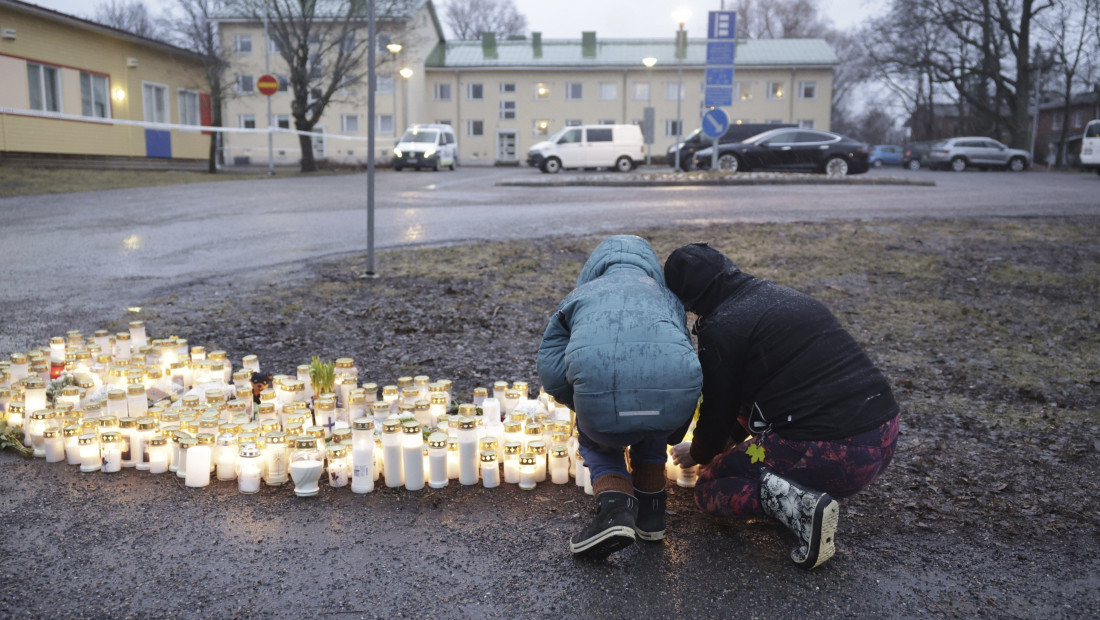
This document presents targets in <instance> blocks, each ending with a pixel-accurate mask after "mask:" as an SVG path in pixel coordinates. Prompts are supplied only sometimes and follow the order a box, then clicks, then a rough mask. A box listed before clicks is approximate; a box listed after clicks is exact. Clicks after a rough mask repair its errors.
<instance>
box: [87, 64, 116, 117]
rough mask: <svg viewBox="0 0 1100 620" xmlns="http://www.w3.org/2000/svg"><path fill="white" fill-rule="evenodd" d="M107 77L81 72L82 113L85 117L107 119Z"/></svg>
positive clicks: (108, 108) (108, 110) (108, 109)
mask: <svg viewBox="0 0 1100 620" xmlns="http://www.w3.org/2000/svg"><path fill="white" fill-rule="evenodd" d="M109 90H110V89H109V88H108V87H107V76H105V75H95V74H92V73H85V72H83V71H81V72H80V113H81V114H83V115H84V116H94V117H96V118H107V114H108V113H109V112H110V107H108V105H107V92H108V91H109Z"/></svg>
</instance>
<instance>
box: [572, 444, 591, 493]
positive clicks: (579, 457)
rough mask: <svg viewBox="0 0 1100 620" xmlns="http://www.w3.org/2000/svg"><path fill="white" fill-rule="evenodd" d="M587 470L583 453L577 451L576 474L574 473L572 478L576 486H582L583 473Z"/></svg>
mask: <svg viewBox="0 0 1100 620" xmlns="http://www.w3.org/2000/svg"><path fill="white" fill-rule="evenodd" d="M587 472H588V468H587V467H585V466H584V455H582V454H581V453H580V452H577V474H576V477H575V478H574V480H575V481H576V483H577V486H579V487H583V486H584V475H585V473H587Z"/></svg>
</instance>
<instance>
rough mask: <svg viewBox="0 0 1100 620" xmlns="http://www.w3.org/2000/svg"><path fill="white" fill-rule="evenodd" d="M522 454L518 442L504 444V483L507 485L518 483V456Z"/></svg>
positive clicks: (521, 447)
mask: <svg viewBox="0 0 1100 620" xmlns="http://www.w3.org/2000/svg"><path fill="white" fill-rule="evenodd" d="M522 452H523V444H522V443H520V442H518V441H505V442H504V482H506V483H508V484H518V483H519V456H520V454H521V453H522Z"/></svg>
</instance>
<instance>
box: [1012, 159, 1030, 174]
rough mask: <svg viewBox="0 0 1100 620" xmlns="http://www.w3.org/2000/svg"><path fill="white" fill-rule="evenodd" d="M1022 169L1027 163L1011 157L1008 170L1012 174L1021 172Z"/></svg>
mask: <svg viewBox="0 0 1100 620" xmlns="http://www.w3.org/2000/svg"><path fill="white" fill-rule="evenodd" d="M1024 168H1027V162H1025V161H1024V158H1023V157H1013V158H1012V159H1010V160H1009V162H1008V169H1009V170H1011V171H1013V172H1023V171H1024Z"/></svg>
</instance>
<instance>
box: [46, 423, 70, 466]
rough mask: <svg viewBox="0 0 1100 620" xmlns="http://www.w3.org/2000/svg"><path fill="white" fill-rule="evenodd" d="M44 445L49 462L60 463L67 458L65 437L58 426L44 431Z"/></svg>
mask: <svg viewBox="0 0 1100 620" xmlns="http://www.w3.org/2000/svg"><path fill="white" fill-rule="evenodd" d="M42 446H43V450H44V452H45V456H46V462H47V463H60V462H61V461H64V460H65V437H64V436H62V434H61V429H59V428H57V427H50V428H47V429H46V430H45V431H43V432H42Z"/></svg>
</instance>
